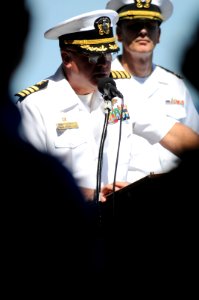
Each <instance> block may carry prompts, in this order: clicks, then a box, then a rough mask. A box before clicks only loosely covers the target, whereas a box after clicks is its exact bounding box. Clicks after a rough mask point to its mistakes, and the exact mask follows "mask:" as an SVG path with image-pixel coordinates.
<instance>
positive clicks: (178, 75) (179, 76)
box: [158, 65, 183, 79]
mask: <svg viewBox="0 0 199 300" xmlns="http://www.w3.org/2000/svg"><path fill="white" fill-rule="evenodd" d="M158 67H160V68H162V69H164V70H165V71H167V72H169V73H171V74H173V75H175V76H177V77H178V78H180V79H183V77H182V76H181V75H180V74H177V73H175V72H173V71H171V70H169V69H166V68H164V67H162V66H159V65H158Z"/></svg>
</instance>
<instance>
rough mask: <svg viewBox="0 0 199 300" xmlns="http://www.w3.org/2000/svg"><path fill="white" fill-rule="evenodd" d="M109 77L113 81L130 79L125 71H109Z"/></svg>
mask: <svg viewBox="0 0 199 300" xmlns="http://www.w3.org/2000/svg"><path fill="white" fill-rule="evenodd" d="M110 77H111V78H113V79H127V78H128V79H129V78H131V74H130V73H128V72H127V71H122V70H121V71H111V74H110Z"/></svg>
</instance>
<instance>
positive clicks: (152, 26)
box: [126, 21, 160, 31]
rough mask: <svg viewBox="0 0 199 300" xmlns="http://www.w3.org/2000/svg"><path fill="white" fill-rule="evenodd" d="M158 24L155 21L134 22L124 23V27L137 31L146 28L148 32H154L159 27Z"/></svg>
mask: <svg viewBox="0 0 199 300" xmlns="http://www.w3.org/2000/svg"><path fill="white" fill-rule="evenodd" d="M159 25H160V24H159V22H157V21H134V22H128V23H126V27H127V28H128V29H129V30H134V31H139V30H141V29H142V28H146V29H148V30H156V29H157V28H158V27H159Z"/></svg>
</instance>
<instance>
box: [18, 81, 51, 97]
mask: <svg viewBox="0 0 199 300" xmlns="http://www.w3.org/2000/svg"><path fill="white" fill-rule="evenodd" d="M47 85H48V80H42V81H40V82H37V83H36V84H34V85H32V86H30V87H28V88H26V89H24V90H21V91H20V92H18V93H17V94H15V96H18V97H19V99H18V101H22V100H23V99H25V97H26V96H28V95H30V94H32V93H34V92H37V91H39V90H41V89H43V88H45V87H46V86H47Z"/></svg>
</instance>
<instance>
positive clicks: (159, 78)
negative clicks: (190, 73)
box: [112, 58, 199, 182]
mask: <svg viewBox="0 0 199 300" xmlns="http://www.w3.org/2000/svg"><path fill="white" fill-rule="evenodd" d="M112 70H124V68H123V67H122V65H121V63H120V62H119V60H118V58H116V59H115V60H114V61H113V63H112ZM116 84H117V88H118V89H119V90H120V91H121V92H122V93H123V96H124V102H125V103H126V105H127V108H128V111H129V114H130V117H131V119H132V117H133V116H134V115H136V114H137V115H139V114H140V117H142V116H143V117H144V115H145V117H146V118H147V115H148V118H149V119H150V118H151V124H152V123H153V122H155V123H156V125H157V130H158V127H162V128H164V124H163V123H165V126H166V127H165V129H166V128H167V129H169V126H168V125H167V122H168V121H169V122H170V121H171V120H173V121H174V122H181V123H184V124H186V125H187V126H189V127H191V128H192V129H193V130H194V131H196V132H199V115H198V112H197V110H196V108H195V106H194V104H193V101H192V99H191V96H190V94H189V92H188V90H187V88H186V86H185V84H184V82H183V80H182V79H181V78H179V77H178V76H176V75H175V74H173V73H171V72H170V71H168V70H166V69H163V68H162V67H160V66H157V65H153V72H152V74H151V75H150V76H149V77H147V78H143V79H140V78H136V77H133V76H131V78H130V79H126V80H121V79H118V80H116ZM158 124H159V125H158ZM134 129H136V128H135V127H134ZM153 130H154V131H155V128H153ZM161 130H162V129H161ZM163 131H164V130H163ZM134 133H135V134H133V135H132V150H131V162H130V165H129V172H128V181H130V182H134V181H136V180H138V179H140V178H142V177H144V176H146V175H148V174H150V173H164V172H167V171H169V170H171V169H172V168H174V167H176V166H177V164H178V163H179V158H177V157H176V156H175V155H174V154H172V153H171V152H170V151H168V150H166V149H165V148H164V147H162V146H161V145H160V144H159V143H157V142H158V141H157V142H155V140H153V141H152V140H151V137H150V132H148V135H145V136H144V135H143V134H141V135H142V137H141V136H140V132H137V131H136V130H134ZM137 133H138V134H139V136H138V135H136V134H137ZM165 133H166V130H165ZM152 135H154V134H152ZM143 137H144V138H143Z"/></svg>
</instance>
